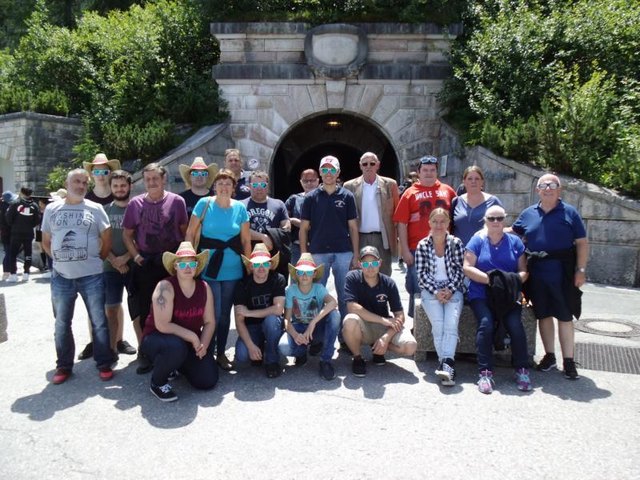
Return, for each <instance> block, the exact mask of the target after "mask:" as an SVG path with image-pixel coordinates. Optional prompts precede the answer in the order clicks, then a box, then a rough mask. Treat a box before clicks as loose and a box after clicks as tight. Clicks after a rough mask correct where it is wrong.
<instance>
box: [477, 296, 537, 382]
mask: <svg viewBox="0 0 640 480" xmlns="http://www.w3.org/2000/svg"><path fill="white" fill-rule="evenodd" d="M471 310H473V314H474V315H475V316H476V321H477V322H478V330H477V332H476V348H477V350H478V368H479V369H480V370H481V371H482V370H493V331H494V330H493V321H494V315H493V312H492V311H491V309H490V308H489V305H488V304H487V301H486V300H485V299H482V298H477V299H475V300H471ZM521 314H522V307H521V306H520V305H518V306H517V307H515V308H514V309H513V310H511V311H510V312H509V313H508V314H507V315H506V316H505V318H503V319H502V322H503V323H504V326H505V328H506V329H507V332H509V336H510V337H511V352H512V359H513V366H514V367H515V368H529V354H528V353H527V334H526V333H525V331H524V326H523V325H522V320H521V318H520V316H521Z"/></svg>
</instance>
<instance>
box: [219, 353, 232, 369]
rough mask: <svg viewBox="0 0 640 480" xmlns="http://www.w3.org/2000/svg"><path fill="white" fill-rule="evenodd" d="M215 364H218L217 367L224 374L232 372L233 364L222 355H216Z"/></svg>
mask: <svg viewBox="0 0 640 480" xmlns="http://www.w3.org/2000/svg"><path fill="white" fill-rule="evenodd" d="M216 362H218V366H219V367H220V368H221V369H222V370H224V371H226V372H228V371H229V370H233V364H232V363H231V361H230V360H229V359H228V358H227V356H226V355H225V354H224V353H223V354H222V355H218V358H217V359H216Z"/></svg>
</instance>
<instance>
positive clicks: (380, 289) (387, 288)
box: [344, 270, 402, 318]
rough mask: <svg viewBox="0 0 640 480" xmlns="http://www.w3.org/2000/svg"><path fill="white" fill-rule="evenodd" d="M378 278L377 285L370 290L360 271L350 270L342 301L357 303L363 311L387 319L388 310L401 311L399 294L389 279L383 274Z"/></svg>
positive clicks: (394, 283)
mask: <svg viewBox="0 0 640 480" xmlns="http://www.w3.org/2000/svg"><path fill="white" fill-rule="evenodd" d="M378 277H379V281H378V284H377V285H376V286H375V287H373V288H372V287H370V286H369V285H368V284H367V282H365V281H364V275H363V274H362V270H351V271H350V272H349V273H347V278H346V280H345V284H344V299H345V301H346V302H347V303H348V302H355V303H359V304H360V305H362V307H363V308H364V309H365V310H368V311H369V312H371V313H374V314H376V315H380V316H381V317H385V318H389V317H390V316H391V315H389V308H391V311H392V312H400V311H402V302H401V301H400V292H398V287H397V286H396V282H394V281H393V279H392V278H391V277H388V276H387V275H385V274H383V273H379V274H378Z"/></svg>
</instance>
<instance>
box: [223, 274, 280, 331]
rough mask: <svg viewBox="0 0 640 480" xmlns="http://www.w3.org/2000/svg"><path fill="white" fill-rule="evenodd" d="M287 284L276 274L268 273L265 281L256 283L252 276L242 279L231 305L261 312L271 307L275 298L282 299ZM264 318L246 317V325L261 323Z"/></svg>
mask: <svg viewBox="0 0 640 480" xmlns="http://www.w3.org/2000/svg"><path fill="white" fill-rule="evenodd" d="M286 286H287V282H286V281H285V279H284V277H283V276H282V275H281V274H279V273H277V272H269V276H268V277H267V281H266V282H264V283H256V282H255V281H254V280H253V275H249V276H247V277H244V278H243V279H242V280H241V281H240V282H238V285H237V286H236V289H235V292H234V297H233V304H234V305H244V306H245V307H247V308H248V309H249V310H262V309H263V308H268V307H270V306H272V305H273V299H274V298H275V297H284V295H285V293H284V291H285V288H286ZM263 320H264V318H255V317H246V318H245V319H244V321H245V323H246V324H247V325H253V324H258V323H262V321H263Z"/></svg>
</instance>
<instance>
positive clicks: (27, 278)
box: [22, 273, 29, 282]
mask: <svg viewBox="0 0 640 480" xmlns="http://www.w3.org/2000/svg"><path fill="white" fill-rule="evenodd" d="M22 281H23V282H28V281H29V274H28V273H23V274H22Z"/></svg>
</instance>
